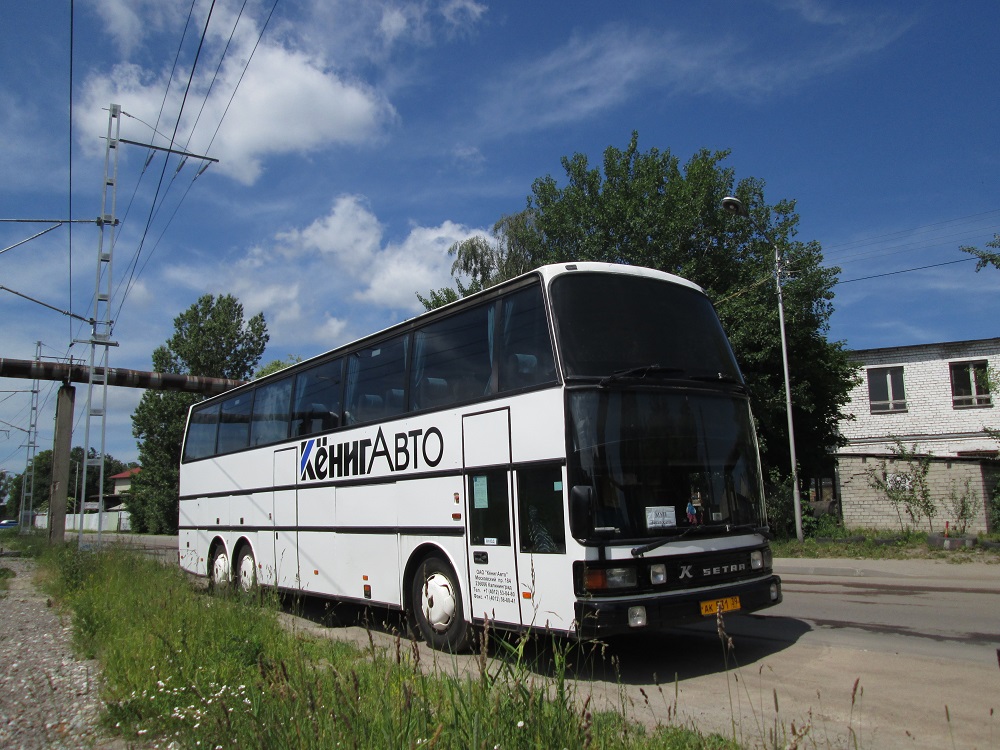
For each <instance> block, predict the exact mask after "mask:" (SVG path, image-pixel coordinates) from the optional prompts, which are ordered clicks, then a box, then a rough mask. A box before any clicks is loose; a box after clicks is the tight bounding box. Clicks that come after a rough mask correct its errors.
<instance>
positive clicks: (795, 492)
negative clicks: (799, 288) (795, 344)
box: [722, 196, 804, 542]
mask: <svg viewBox="0 0 1000 750" xmlns="http://www.w3.org/2000/svg"><path fill="white" fill-rule="evenodd" d="M722 208H723V210H724V211H725V212H726V213H729V214H732V215H733V216H742V217H744V218H746V219H747V220H749V222H750V224H751V225H752V226H753V228H754V229H756V230H757V232H758V233H759V234H760V235H761V236H762V237H763V238H764V239H765V240H767V241H768V242H769V243H770V244H771V246H772V247H773V248H774V283H775V285H776V286H777V288H778V324H779V325H780V327H781V364H782V366H783V367H784V372H785V409H786V410H787V411H788V451H789V453H790V454H791V458H792V503H793V506H794V508H795V536H796V537H797V538H798V540H799V541H800V542H801V541H802V540H803V538H804V537H803V534H802V496H801V495H800V494H799V468H798V461H797V460H796V458H795V427H794V425H793V424H792V386H791V381H790V380H789V379H788V342H787V340H786V338H785V305H784V303H783V302H782V295H781V262H782V258H781V253H780V252H779V251H778V244H777V243H776V242H775V241H774V240H772V239H771V237H770V236H769V235H768V233H767V232H766V231H765V230H764V229H763V228H762V227H760V226H758V225H757V222H755V221H754V220H753V217H752V216H750V212H749V211H747V209H746V206H744V205H743V202H742V201H741V200H740V199H739V198H733V197H732V196H726V197H725V198H723V199H722Z"/></svg>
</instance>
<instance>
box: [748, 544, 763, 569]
mask: <svg viewBox="0 0 1000 750" xmlns="http://www.w3.org/2000/svg"><path fill="white" fill-rule="evenodd" d="M763 568H764V551H763V550H759V549H755V550H754V551H753V552H751V553H750V569H751V570H762V569H763Z"/></svg>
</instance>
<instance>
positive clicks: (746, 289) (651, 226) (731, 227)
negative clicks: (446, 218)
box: [424, 133, 857, 479]
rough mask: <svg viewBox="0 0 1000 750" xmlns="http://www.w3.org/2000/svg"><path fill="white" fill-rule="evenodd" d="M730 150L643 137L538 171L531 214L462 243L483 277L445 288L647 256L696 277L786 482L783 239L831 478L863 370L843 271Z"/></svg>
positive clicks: (821, 459) (802, 427) (798, 338)
mask: <svg viewBox="0 0 1000 750" xmlns="http://www.w3.org/2000/svg"><path fill="white" fill-rule="evenodd" d="M728 156H729V152H728V151H715V152H710V151H707V150H702V151H699V152H697V153H696V154H694V156H692V157H691V158H690V159H689V160H688V161H687V163H685V164H683V165H682V164H681V162H680V160H679V159H678V158H677V157H675V156H673V155H672V154H671V153H670V152H669V151H660V150H658V149H656V148H652V149H650V150H649V151H647V152H641V151H640V150H639V148H638V135H637V134H636V133H633V134H632V138H631V140H630V142H629V145H628V146H627V147H626V148H625V149H624V150H622V149H618V148H615V147H613V146H612V147H609V148H608V149H607V150H606V151H605V152H604V159H603V165H602V168H598V167H591V166H590V164H589V162H588V159H587V157H586V156H584V155H582V154H575V155H573V156H572V157H564V158H563V159H562V166H563V169H564V170H565V173H566V175H565V182H564V184H562V185H560V184H559V183H558V182H557V181H556V180H555V178H553V177H551V176H546V177H542V178H539V179H537V180H535V181H534V183H533V184H532V188H531V195H529V196H528V200H527V206H526V208H525V210H524V211H522V212H521V213H520V214H514V215H513V217H504V219H501V221H500V222H498V224H497V226H495V227H494V241H493V242H492V243H489V242H487V241H486V240H484V239H483V238H472V239H470V240H466V241H465V242H463V243H458V244H457V245H456V246H453V247H452V249H451V252H452V253H453V254H454V255H455V256H456V260H455V263H454V264H453V266H452V274H453V275H454V276H456V281H459V279H458V278H457V277H458V276H459V274H462V273H464V274H466V275H467V276H469V277H470V278H471V283H470V284H469V286H467V287H463V285H462V284H461V283H458V293H456V292H455V291H454V290H450V289H445V290H440V292H441V294H439V296H442V297H443V296H444V294H443V293H445V292H448V293H450V294H451V296H452V297H453V298H457V297H458V296H461V295H464V294H465V293H467V292H468V291H475V290H477V289H478V288H480V287H481V286H483V285H489V284H490V283H497V281H499V280H502V279H503V278H506V277H505V276H504V274H503V273H502V272H501V271H502V269H506V268H510V269H511V270H514V269H516V270H517V271H518V272H520V271H522V270H527V269H529V268H534V267H537V266H539V265H542V264H544V263H561V262H568V261H574V260H579V261H603V262H608V263H627V264H632V265H640V266H647V267H651V268H657V269H660V270H663V271H668V272H670V273H675V274H677V275H679V276H683V277H685V278H688V279H690V280H692V281H694V282H695V283H697V284H699V285H700V286H701V287H702V288H704V289H705V291H706V292H707V293H708V295H709V297H710V298H711V299H712V300H713V302H714V303H715V305H716V309H717V310H718V312H719V316H720V318H721V319H722V322H723V325H724V327H725V329H726V332H727V333H728V334H729V338H730V340H731V342H732V344H733V349H734V350H735V352H736V356H737V358H738V360H739V362H740V366H741V368H742V369H743V371H744V374H745V375H746V378H747V383H748V385H749V386H750V389H751V392H752V394H753V409H754V416H755V418H756V420H757V423H758V428H759V436H760V442H761V453H762V460H763V463H764V470H765V476H771V475H772V470H777V472H778V474H777V475H776V476H778V478H779V479H783V478H784V477H786V476H787V475H789V474H790V455H789V450H788V427H787V418H786V411H785V396H784V376H783V372H782V364H781V338H780V334H779V325H778V308H777V290H776V288H775V277H774V273H775V245H774V244H772V243H775V244H777V248H778V250H779V251H780V253H781V254H782V256H783V258H784V267H785V268H786V269H787V270H788V271H790V273H788V274H787V276H786V277H785V279H784V282H783V295H784V306H785V322H786V328H787V339H788V349H789V361H790V371H791V380H792V383H791V387H792V401H793V405H794V406H793V409H794V417H795V434H796V448H797V454H798V459H799V463H800V466H801V468H802V472H801V474H802V476H803V477H804V478H805V477H810V476H822V475H826V474H828V473H829V471H830V470H831V463H832V459H831V457H830V454H829V449H830V448H832V447H834V446H836V445H838V444H839V442H840V437H839V433H838V429H837V427H838V423H839V421H840V420H841V419H843V418H844V414H843V407H844V406H845V405H846V404H847V402H848V400H849V399H848V396H849V393H850V390H851V388H852V387H853V385H854V383H855V382H856V379H857V368H856V366H855V365H853V364H852V363H851V361H850V360H849V358H848V353H847V351H846V350H845V349H844V345H843V343H842V342H830V341H828V340H827V338H826V333H827V331H828V330H829V318H830V315H831V314H832V312H833V304H832V303H833V287H834V285H835V284H836V280H837V274H838V273H839V269H837V268H826V267H823V265H822V260H823V256H822V251H821V248H820V246H819V244H818V243H816V242H808V243H803V242H798V241H795V240H794V237H795V235H796V232H797V226H798V216H797V214H796V213H795V203H794V201H789V200H783V201H780V202H778V203H777V204H774V205H769V204H768V203H766V202H765V200H764V183H763V181H761V180H759V179H755V178H749V177H748V178H744V179H742V180H740V181H739V182H738V183H737V182H736V180H735V175H734V172H733V170H732V168H729V167H726V166H724V162H725V160H726V158H727V157H728ZM727 195H736V196H737V197H739V198H740V200H742V201H743V204H744V205H745V206H747V207H748V210H749V212H750V214H751V218H752V220H751V221H747V220H746V219H742V218H741V217H733V216H730V215H729V214H727V213H726V212H724V211H723V210H722V209H721V204H722V199H723V198H724V197H725V196H727ZM758 230H763V231H758ZM495 259H502V260H503V261H504V262H503V263H500V262H497V261H496V260H495ZM508 259H510V260H511V261H512V262H511V263H507V262H506V261H507V260H508ZM424 302H425V305H426V306H428V307H430V306H431V305H427V301H424Z"/></svg>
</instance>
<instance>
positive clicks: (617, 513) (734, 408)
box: [567, 388, 765, 539]
mask: <svg viewBox="0 0 1000 750" xmlns="http://www.w3.org/2000/svg"><path fill="white" fill-rule="evenodd" d="M567 402H568V412H569V413H568V418H569V420H570V425H569V431H570V441H571V445H570V455H569V457H568V464H569V477H570V483H571V485H583V486H585V487H590V488H592V490H593V498H594V506H593V510H594V529H595V534H596V535H597V536H599V537H600V536H603V537H612V538H617V539H643V538H646V539H648V538H656V537H671V536H677V535H681V534H683V535H685V536H688V535H695V534H702V533H727V532H729V531H731V530H734V528H738V529H744V530H745V529H747V528H758V527H761V526H764V525H765V520H764V518H765V516H764V507H763V496H764V493H763V485H762V483H761V477H760V468H759V464H758V461H757V446H756V443H755V438H754V431H753V425H752V421H751V416H750V407H749V404H748V402H747V400H746V398H744V397H740V396H737V395H734V394H732V393H728V394H727V393H711V392H706V391H686V392H678V391H677V390H676V389H671V390H662V389H641V390H639V389H635V390H628V389H617V388H616V389H601V388H587V389H576V390H573V391H570V392H569V393H568V397H567Z"/></svg>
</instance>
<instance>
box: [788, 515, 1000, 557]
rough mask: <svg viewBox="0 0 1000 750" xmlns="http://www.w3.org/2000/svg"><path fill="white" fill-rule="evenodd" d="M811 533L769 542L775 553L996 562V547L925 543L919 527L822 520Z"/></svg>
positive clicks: (925, 535) (999, 553)
mask: <svg viewBox="0 0 1000 750" xmlns="http://www.w3.org/2000/svg"><path fill="white" fill-rule="evenodd" d="M820 520H821V524H820V525H819V526H817V527H816V528H815V529H814V530H811V535H808V536H806V538H805V540H804V541H802V542H799V541H797V540H795V539H791V540H789V539H779V540H773V541H772V542H771V550H772V551H773V553H774V556H775V557H792V558H795V557H801V558H822V557H840V558H851V559H858V560H914V559H926V560H945V561H948V562H955V563H961V562H986V563H994V564H1000V550H996V549H987V548H984V547H980V546H978V545H977V546H973V547H963V548H958V549H950V550H945V549H941V548H939V547H932V546H931V545H929V544H928V541H927V540H928V535H927V533H926V532H922V531H908V532H905V533H902V534H901V533H900V532H898V531H892V530H887V529H845V528H843V527H841V526H839V525H836V524H833V523H830V522H829V521H827V522H822V521H823V519H820Z"/></svg>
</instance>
